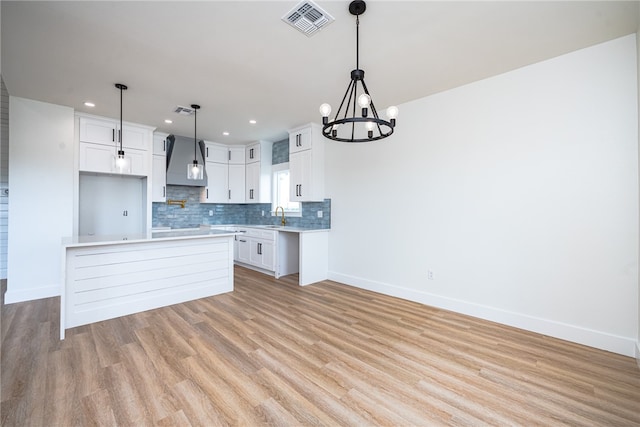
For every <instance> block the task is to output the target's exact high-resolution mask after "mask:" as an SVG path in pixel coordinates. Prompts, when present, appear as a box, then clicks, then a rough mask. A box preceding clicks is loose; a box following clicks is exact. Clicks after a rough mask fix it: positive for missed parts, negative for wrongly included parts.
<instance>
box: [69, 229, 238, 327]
mask: <svg viewBox="0 0 640 427" xmlns="http://www.w3.org/2000/svg"><path fill="white" fill-rule="evenodd" d="M63 258H64V259H63V274H65V272H66V274H65V277H64V278H63V283H64V286H65V289H64V290H63V292H62V300H61V313H60V339H64V335H65V330H66V329H67V328H73V327H76V326H81V325H86V324H89V323H94V322H99V321H103V320H108V319H113V318H116V317H120V316H125V315H128V314H133V313H138V312H142V311H146V310H151V309H154V308H160V307H165V306H168V305H173V304H177V303H181V302H186V301H191V300H194V299H198V298H204V297H208V296H213V295H218V294H221V293H224V292H230V291H232V290H233V236H232V235H226V236H215V237H209V238H201V239H185V240H165V241H152V240H151V241H149V242H137V243H126V242H123V243H121V244H108V245H101V244H96V245H89V246H85V245H83V246H67V247H66V249H64V250H63Z"/></svg>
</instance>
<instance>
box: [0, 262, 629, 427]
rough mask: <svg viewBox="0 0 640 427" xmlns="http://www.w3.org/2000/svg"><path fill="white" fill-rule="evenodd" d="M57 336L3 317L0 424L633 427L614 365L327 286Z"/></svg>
mask: <svg viewBox="0 0 640 427" xmlns="http://www.w3.org/2000/svg"><path fill="white" fill-rule="evenodd" d="M296 281H297V277H296V276H289V277H285V278H281V279H279V280H275V279H273V278H269V277H267V276H264V275H261V274H258V273H255V272H253V271H250V270H246V269H243V268H240V267H237V268H236V283H235V291H234V292H232V293H228V294H224V295H219V296H216V297H211V298H205V299H201V300H197V301H193V302H189V303H184V304H178V305H174V306H171V307H165V308H162V309H157V310H152V311H148V312H144V313H140V314H135V315H132V316H126V317H121V318H118V319H114V320H109V321H105V322H100V323H96V324H93V325H87V326H82V327H78V328H74V329H71V330H69V331H68V332H67V339H66V340H64V341H59V340H58V337H59V329H58V328H59V299H58V298H50V299H45V300H39V301H32V302H26V303H18V304H11V305H7V306H4V305H3V306H2V319H1V320H2V325H1V330H2V348H1V351H2V360H1V363H2V366H1V381H2V384H1V406H0V419H1V422H2V425H3V426H94V425H95V426H103V425H104V426H115V425H119V426H217V425H242V426H257V425H281V426H299V425H316V426H337V425H340V426H379V425H381V426H414V425H415V426H422V425H428V426H434V425H466V426H468V425H471V426H477V425H500V426H504V425H524V426H532V425H544V426H554V425H572V426H580V425H583V426H598V425H600V426H640V369H638V366H637V365H636V361H635V360H634V359H632V358H629V357H623V356H620V355H616V354H612V353H608V352H605V351H600V350H596V349H593V348H589V347H584V346H581V345H577V344H572V343H568V342H564V341H560V340H557V339H553V338H549V337H546V336H542V335H538V334H534V333H530V332H526V331H522V330H518V329H514V328H510V327H505V326H502V325H498V324H495V323H491V322H487V321H483V320H478V319H475V318H471V317H467V316H463V315H460V314H455V313H451V312H447V311H443V310H439V309H435V308H432V307H428V306H424V305H420V304H417V303H413V302H409V301H404V300H400V299H396V298H392V297H388V296H384V295H379V294H376V293H372V292H368V291H363V290H359V289H356V288H352V287H348V286H344V285H341V284H337V283H334V282H330V281H325V282H322V283H319V284H315V285H311V286H307V287H298V286H297V285H296Z"/></svg>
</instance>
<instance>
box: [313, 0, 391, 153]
mask: <svg viewBox="0 0 640 427" xmlns="http://www.w3.org/2000/svg"><path fill="white" fill-rule="evenodd" d="M365 10H367V5H366V3H365V2H364V1H362V0H355V1H352V2H351V4H349V12H350V13H351V14H352V15H355V17H356V69H355V70H352V71H351V81H350V82H349V86H348V87H347V91H346V92H345V94H344V97H342V102H341V103H340V107H339V108H338V111H337V112H336V114H335V116H334V118H333V120H332V121H329V114H331V106H330V105H329V104H326V103H325V104H322V105H321V106H320V114H321V115H322V125H323V127H322V134H323V135H324V136H325V137H327V138H329V139H332V140H334V141H341V142H369V141H375V140H377V139H383V138H386V137H388V136H390V135H391V134H392V133H393V129H394V128H395V126H396V117H397V116H398V108H397V107H394V106H392V107H389V108H387V110H386V115H387V118H388V120H384V119H381V118H380V116H378V111H377V110H376V107H375V105H374V104H373V100H372V99H371V95H370V94H369V90H368V89H367V85H366V84H365V82H364V70H361V69H360V15H362V14H363V13H364V12H365ZM359 86H361V87H362V89H360V90H359ZM356 104H357V106H358V107H359V108H356ZM343 107H344V110H343ZM357 113H360V114H359V115H357Z"/></svg>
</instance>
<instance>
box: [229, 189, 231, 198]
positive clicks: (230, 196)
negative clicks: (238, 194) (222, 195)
mask: <svg viewBox="0 0 640 427" xmlns="http://www.w3.org/2000/svg"><path fill="white" fill-rule="evenodd" d="M229 200H231V190H229Z"/></svg>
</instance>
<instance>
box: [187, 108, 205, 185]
mask: <svg viewBox="0 0 640 427" xmlns="http://www.w3.org/2000/svg"><path fill="white" fill-rule="evenodd" d="M191 108H193V163H190V164H188V165H187V179H203V177H204V165H199V164H198V155H197V153H198V137H197V135H198V110H199V109H200V106H199V105H197V104H191Z"/></svg>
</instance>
